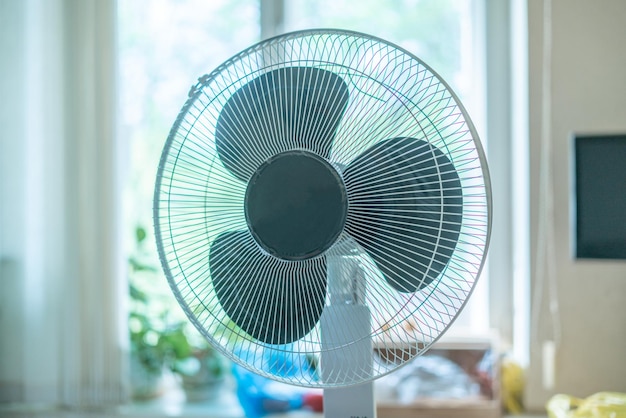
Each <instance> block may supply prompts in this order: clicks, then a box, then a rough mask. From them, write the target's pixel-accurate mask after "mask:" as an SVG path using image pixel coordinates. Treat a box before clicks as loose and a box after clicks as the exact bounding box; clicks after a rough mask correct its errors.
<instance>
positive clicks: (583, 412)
mask: <svg viewBox="0 0 626 418" xmlns="http://www.w3.org/2000/svg"><path fill="white" fill-rule="evenodd" d="M546 408H547V409H548V416H549V417H550V418H626V393H617V392H599V393H596V394H595V395H591V396H590V397H588V398H585V399H579V398H574V397H573V396H568V395H554V396H553V397H552V398H550V400H549V401H548V404H547V405H546Z"/></svg>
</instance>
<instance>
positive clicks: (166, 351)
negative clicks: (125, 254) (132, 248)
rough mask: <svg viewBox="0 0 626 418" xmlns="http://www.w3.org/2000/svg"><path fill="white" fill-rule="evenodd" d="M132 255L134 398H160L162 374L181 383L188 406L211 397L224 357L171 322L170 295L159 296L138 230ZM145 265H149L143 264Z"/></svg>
mask: <svg viewBox="0 0 626 418" xmlns="http://www.w3.org/2000/svg"><path fill="white" fill-rule="evenodd" d="M135 235H136V246H137V248H136V252H135V254H134V255H133V256H132V257H130V258H129V265H130V268H129V273H130V276H129V292H130V299H131V301H130V305H131V306H130V314H129V330H130V346H131V384H132V388H133V396H134V397H135V398H149V397H154V396H158V395H159V394H160V381H161V378H162V375H163V371H164V370H167V369H169V370H171V371H172V372H173V373H175V374H176V375H177V376H179V377H180V382H181V386H182V388H183V390H184V391H185V394H186V396H187V400H188V401H200V400H206V399H210V398H212V397H214V396H215V395H216V393H217V391H218V389H219V387H220V386H221V384H222V382H223V381H224V378H225V373H226V366H225V364H224V359H223V357H222V356H221V355H220V354H219V353H218V352H216V351H215V350H214V349H213V348H212V347H211V346H210V345H209V344H208V343H207V342H206V340H205V339H204V337H202V336H201V335H200V334H199V333H198V332H197V331H196V330H195V329H194V328H193V327H191V326H190V325H189V324H188V323H187V322H186V321H184V320H183V319H182V318H178V319H177V318H174V317H173V312H176V309H171V308H172V307H173V306H175V303H174V302H173V301H172V300H171V295H170V294H169V292H168V293H166V294H165V295H163V294H159V292H156V291H155V289H154V286H153V284H154V283H155V281H156V280H160V279H162V278H159V277H156V276H157V274H158V270H157V269H156V268H155V267H153V264H152V262H151V261H150V257H149V254H146V253H148V252H147V251H145V249H144V248H143V242H144V240H145V239H146V231H145V229H143V228H141V227H138V228H137V229H136V231H135ZM145 260H148V261H145Z"/></svg>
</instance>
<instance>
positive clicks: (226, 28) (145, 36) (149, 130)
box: [119, 0, 489, 344]
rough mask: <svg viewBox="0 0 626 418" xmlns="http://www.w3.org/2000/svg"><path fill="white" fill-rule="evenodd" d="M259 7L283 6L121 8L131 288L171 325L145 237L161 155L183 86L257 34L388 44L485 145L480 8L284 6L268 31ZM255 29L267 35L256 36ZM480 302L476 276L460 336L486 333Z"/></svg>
mask: <svg viewBox="0 0 626 418" xmlns="http://www.w3.org/2000/svg"><path fill="white" fill-rule="evenodd" d="M260 3H263V4H264V6H265V9H266V10H268V9H269V10H273V11H275V8H276V7H279V8H280V7H282V5H283V2H282V1H281V0H211V1H205V0H158V1H154V2H151V3H150V7H148V8H147V7H146V6H145V4H143V3H140V2H136V1H133V0H119V45H120V63H121V72H120V77H121V107H122V111H121V115H122V137H123V138H124V139H125V140H126V141H128V161H127V162H128V165H129V166H130V173H129V176H128V183H127V189H126V190H125V192H124V193H125V199H124V202H125V205H126V207H125V208H124V209H125V224H126V225H127V229H128V235H127V239H126V241H127V246H128V247H129V250H130V252H131V254H132V257H134V259H133V263H136V262H137V263H138V264H139V266H138V267H139V268H137V269H135V270H137V271H136V272H135V273H133V274H134V277H133V280H134V281H135V282H134V283H136V284H137V286H138V287H139V288H140V289H139V290H141V291H142V292H143V291H146V292H150V294H151V295H152V297H153V298H154V299H155V300H157V301H158V302H157V306H156V307H154V308H153V309H154V310H155V312H153V313H154V314H155V315H159V312H168V313H169V314H171V315H173V319H172V320H173V321H177V320H181V321H182V320H184V318H183V314H182V311H181V310H180V309H179V308H178V305H177V303H176V302H175V301H174V298H173V296H172V295H171V292H170V290H169V288H168V287H167V283H166V281H165V279H164V278H163V277H162V275H161V274H160V267H159V262H158V258H157V256H156V248H155V245H154V239H153V237H152V232H151V231H152V218H151V217H152V193H153V188H154V180H155V175H156V169H157V166H158V161H159V157H160V153H161V149H162V146H163V143H164V141H165V139H166V138H167V135H168V132H169V129H170V127H171V125H172V123H173V122H174V120H175V118H176V115H177V113H178V112H179V110H180V108H181V106H182V104H183V103H184V101H185V100H186V97H187V92H188V90H189V87H190V86H191V84H192V83H194V81H195V80H196V79H197V78H198V77H199V76H201V75H203V74H205V73H208V72H210V71H212V70H213V69H214V68H215V67H217V66H218V65H219V64H220V63H222V62H223V61H224V60H226V59H227V58H229V57H230V56H232V55H234V54H235V53H237V52H238V51H240V50H242V49H244V48H245V47H247V46H249V45H251V44H253V43H255V42H257V41H258V40H259V38H260V34H261V30H262V29H264V33H274V32H275V31H276V30H277V27H279V26H280V25H281V24H282V27H283V28H284V29H285V30H287V31H291V30H298V29H305V28H312V27H336V28H344V29H350V30H356V31H360V32H365V33H370V34H372V35H375V36H378V37H381V38H383V39H386V40H390V41H392V42H394V43H396V44H398V45H400V46H402V47H404V48H405V49H407V50H409V51H410V52H412V53H414V54H415V55H416V56H418V57H419V58H420V59H422V60H423V61H424V62H425V63H427V64H428V65H429V66H431V67H432V68H433V69H434V70H435V71H436V72H438V73H439V74H440V75H441V76H442V77H443V78H444V79H445V80H446V81H447V82H448V83H449V84H450V85H451V86H452V88H453V89H454V90H455V92H456V93H457V94H458V95H459V97H460V98H461V100H462V102H463V103H464V105H465V106H466V108H467V109H468V111H469V113H470V115H471V116H472V119H473V121H474V123H475V125H476V127H477V129H478V132H479V135H480V137H481V138H482V139H483V141H484V140H485V138H486V135H485V129H486V126H485V125H486V123H485V108H486V106H485V92H484V91H485V83H484V79H485V76H484V68H483V67H482V66H483V58H484V50H485V42H484V34H483V33H484V29H483V27H482V24H483V20H482V19H480V18H478V16H480V11H481V10H480V7H481V6H482V5H483V0H472V1H467V0H364V1H362V2H359V3H355V2H353V1H350V0H291V1H286V2H284V3H285V4H284V8H285V10H284V22H280V20H281V18H282V16H283V14H282V13H276V14H275V15H276V20H277V21H274V22H272V19H261V16H260V10H261V9H262V8H261V6H262V5H261V4H260ZM268 4H269V5H270V6H272V7H269V8H268V7H267V6H268ZM261 21H263V22H264V25H266V26H267V25H274V26H275V27H273V28H267V27H265V28H261V23H260V22H261ZM137 227H139V229H137ZM138 241H141V242H140V243H138ZM142 257H143V258H142ZM145 266H148V267H153V268H154V271H151V270H150V268H148V269H147V270H146V269H145V268H143V267H145ZM135 267H137V266H135ZM155 275H156V276H155ZM483 276H486V275H483ZM487 300H488V280H487V277H483V278H482V279H481V280H480V282H479V285H478V287H477V289H475V291H474V293H473V295H472V299H471V302H470V304H469V305H468V307H467V308H466V309H465V310H464V312H463V314H462V315H461V317H460V318H459V319H458V320H457V321H456V322H455V326H454V328H455V329H456V331H457V332H458V333H460V334H464V335H466V334H468V333H470V334H473V335H476V334H481V335H482V334H485V333H487V332H488V328H489V303H488V302H487ZM150 338H153V339H154V338H155V337H154V336H153V337H150ZM153 342H154V343H155V344H156V342H157V341H156V340H155V341H153Z"/></svg>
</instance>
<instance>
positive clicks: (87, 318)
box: [0, 0, 127, 406]
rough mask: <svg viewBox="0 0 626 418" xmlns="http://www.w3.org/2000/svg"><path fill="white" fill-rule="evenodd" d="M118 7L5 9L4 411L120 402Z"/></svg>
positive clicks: (109, 1) (111, 3) (0, 308)
mask: <svg viewBox="0 0 626 418" xmlns="http://www.w3.org/2000/svg"><path fill="white" fill-rule="evenodd" d="M115 24H116V4H115V0H73V1H72V0H27V1H10V0H0V42H1V44H0V50H2V51H3V52H2V56H1V58H0V60H1V64H0V89H1V90H0V97H2V99H1V100H2V101H1V102H0V126H1V127H2V135H0V401H12V402H26V403H29V402H37V403H50V404H64V405H69V406H98V405H106V404H115V403H119V402H122V401H124V400H125V399H126V393H127V390H126V389H127V387H126V386H127V385H126V384H125V380H126V379H125V377H126V373H125V359H126V352H127V342H126V341H127V331H126V325H125V324H126V322H125V306H124V301H125V300H126V282H125V277H124V274H123V268H124V263H123V261H122V260H123V256H122V254H123V253H122V250H121V247H120V245H119V243H120V234H119V220H120V219H121V216H120V213H119V212H120V206H121V205H120V202H119V198H118V196H119V195H120V193H118V191H119V189H120V186H119V184H120V176H121V169H120V167H119V166H118V162H119V161H121V160H122V159H120V158H119V153H120V146H119V142H118V141H117V139H116V138H117V137H116V126H117V125H116V119H117V118H116V109H117V103H116V82H117V78H116V36H115V34H116V26H115Z"/></svg>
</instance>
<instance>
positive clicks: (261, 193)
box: [245, 150, 348, 260]
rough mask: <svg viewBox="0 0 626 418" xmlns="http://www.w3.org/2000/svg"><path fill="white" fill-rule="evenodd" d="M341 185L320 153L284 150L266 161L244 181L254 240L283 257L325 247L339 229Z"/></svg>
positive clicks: (313, 254) (343, 191)
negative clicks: (246, 184) (246, 182)
mask: <svg viewBox="0 0 626 418" xmlns="http://www.w3.org/2000/svg"><path fill="white" fill-rule="evenodd" d="M347 208H348V204H347V198H346V189H345V185H344V183H343V180H342V179H341V176H340V175H339V173H338V172H337V170H335V168H334V167H333V166H332V165H330V164H329V163H328V162H327V161H326V160H325V159H324V158H322V157H320V156H318V155H317V154H314V153H312V152H309V151H304V150H292V151H286V152H283V153H280V154H277V155H274V156H273V157H271V158H269V159H268V160H267V161H265V162H264V163H263V164H261V166H260V167H259V168H258V169H257V170H256V171H255V173H254V174H253V175H252V178H251V179H250V181H249V182H248V187H247V190H246V197H245V214H246V221H247V223H248V228H249V230H250V232H251V234H252V236H253V237H254V239H255V240H256V242H257V243H258V244H259V245H260V246H261V247H262V248H263V249H264V250H265V251H267V252H268V253H269V254H271V255H273V256H275V257H278V258H281V259H284V260H305V259H310V258H313V257H316V256H318V255H320V254H322V253H323V252H324V251H326V250H327V249H328V248H330V247H331V246H332V245H333V244H334V243H335V241H336V240H337V238H338V237H339V235H340V234H341V232H342V231H343V229H344V226H345V222H346V214H347Z"/></svg>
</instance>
